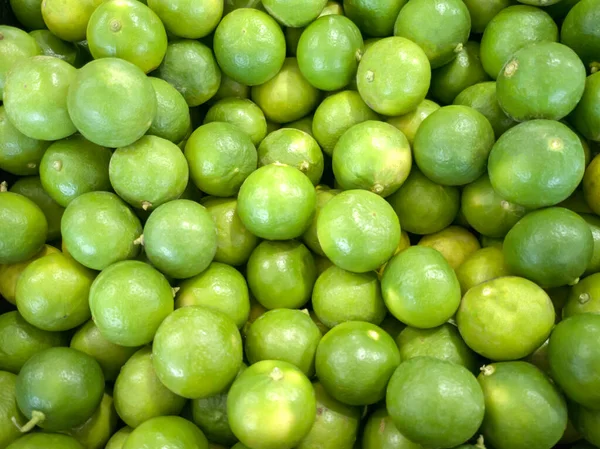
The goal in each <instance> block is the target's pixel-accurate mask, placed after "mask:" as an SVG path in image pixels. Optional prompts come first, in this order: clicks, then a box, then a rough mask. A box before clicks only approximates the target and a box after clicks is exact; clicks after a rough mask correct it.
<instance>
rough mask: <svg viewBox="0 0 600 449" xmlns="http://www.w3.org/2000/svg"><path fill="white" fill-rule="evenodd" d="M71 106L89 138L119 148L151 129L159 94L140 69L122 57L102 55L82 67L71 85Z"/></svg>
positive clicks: (70, 109) (78, 126)
mask: <svg viewBox="0 0 600 449" xmlns="http://www.w3.org/2000/svg"><path fill="white" fill-rule="evenodd" d="M107 79H110V80H112V81H111V83H106V80H107ZM68 107H69V115H70V116H71V119H72V120H73V123H74V124H75V126H76V127H77V130H78V131H79V132H80V133H81V134H82V135H83V136H84V137H85V138H87V139H88V140H90V141H92V142H94V143H95V144H98V145H101V146H106V147H110V148H116V147H123V146H127V145H130V144H132V143H133V142H135V141H136V140H138V139H139V138H140V137H142V136H143V135H144V134H145V133H146V131H148V128H150V125H151V124H152V120H153V119H154V116H155V115H156V95H155V94H154V89H153V88H152V83H151V82H150V80H149V79H148V78H147V77H146V76H145V75H144V72H143V71H142V70H141V69H140V68H138V67H137V66H135V65H133V64H131V63H130V62H127V61H124V60H122V59H117V58H102V59H97V60H95V61H92V62H90V63H88V64H87V65H86V66H85V67H83V68H81V69H79V71H78V73H77V75H76V77H75V79H74V80H73V82H72V83H71V85H70V87H69V96H68Z"/></svg>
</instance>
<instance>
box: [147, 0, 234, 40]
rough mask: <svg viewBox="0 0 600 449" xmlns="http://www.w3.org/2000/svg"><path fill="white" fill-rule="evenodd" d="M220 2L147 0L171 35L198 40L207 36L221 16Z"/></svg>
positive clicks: (214, 0)
mask: <svg viewBox="0 0 600 449" xmlns="http://www.w3.org/2000/svg"><path fill="white" fill-rule="evenodd" d="M223 3H224V2H223V1H221V0H201V1H191V0H175V1H173V0H148V6H149V7H150V8H151V9H152V10H153V11H154V12H156V14H158V16H159V17H160V20H162V22H163V23H164V24H165V28H166V29H167V30H168V31H169V33H171V34H172V35H175V36H178V37H184V38H188V39H198V38H201V37H204V36H207V35H209V34H210V33H211V32H212V31H213V30H214V29H215V28H216V27H217V25H218V23H219V21H220V20H221V17H222V16H223Z"/></svg>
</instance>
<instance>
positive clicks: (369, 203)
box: [317, 190, 400, 273]
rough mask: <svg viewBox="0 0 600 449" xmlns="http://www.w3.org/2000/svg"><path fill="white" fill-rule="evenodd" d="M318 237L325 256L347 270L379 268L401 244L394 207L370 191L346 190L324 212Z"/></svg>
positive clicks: (329, 203) (366, 270) (364, 270)
mask: <svg viewBox="0 0 600 449" xmlns="http://www.w3.org/2000/svg"><path fill="white" fill-rule="evenodd" d="M317 235H318V238H319V242H320V243H321V247H322V249H323V252H324V253H325V255H326V256H327V257H328V258H329V259H331V261H332V262H333V263H334V264H335V265H337V266H339V267H340V268H343V269H344V270H347V271H352V272H355V273H366V272H368V271H373V270H376V269H377V268H379V267H380V266H381V265H382V264H383V263H384V262H386V261H387V260H388V259H389V258H390V257H391V256H392V255H393V254H394V251H395V250H396V248H397V246H398V243H399V242H400V223H399V221H398V217H397V215H396V214H395V212H394V210H393V209H392V207H391V206H390V205H389V204H388V203H387V202H386V201H385V200H384V199H383V198H381V197H380V196H379V195H376V194H374V193H372V192H367V191H366V190H346V191H345V192H342V193H340V194H339V195H336V196H335V197H334V198H332V199H331V200H330V201H329V202H328V203H327V204H326V205H325V206H324V207H323V208H322V209H321V212H320V214H319V219H318V221H317Z"/></svg>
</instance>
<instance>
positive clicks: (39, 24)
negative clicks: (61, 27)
mask: <svg viewBox="0 0 600 449" xmlns="http://www.w3.org/2000/svg"><path fill="white" fill-rule="evenodd" d="M10 7H11V8H12V11H13V13H15V16H16V17H17V20H18V21H19V22H21V23H22V24H23V25H25V27H26V28H29V29H30V30H40V29H42V28H46V24H45V23H44V18H43V17H42V0H10Z"/></svg>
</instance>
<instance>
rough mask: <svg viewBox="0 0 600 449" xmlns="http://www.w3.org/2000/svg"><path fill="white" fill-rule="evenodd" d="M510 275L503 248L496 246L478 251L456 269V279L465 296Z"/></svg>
mask: <svg viewBox="0 0 600 449" xmlns="http://www.w3.org/2000/svg"><path fill="white" fill-rule="evenodd" d="M509 274H510V270H509V269H508V267H507V266H506V261H505V260H504V253H503V252H502V248H497V247H495V246H492V247H489V248H482V249H478V250H477V251H475V252H473V253H471V254H470V255H469V256H467V258H466V259H465V260H464V261H463V262H462V263H461V264H460V265H459V266H458V268H456V277H457V278H458V282H459V283H460V290H461V292H462V294H463V295H464V294H465V293H467V291H469V290H470V289H471V288H472V287H475V286H476V285H479V284H481V283H482V282H486V281H489V280H492V279H496V278H499V277H502V276H508V275H509Z"/></svg>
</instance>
